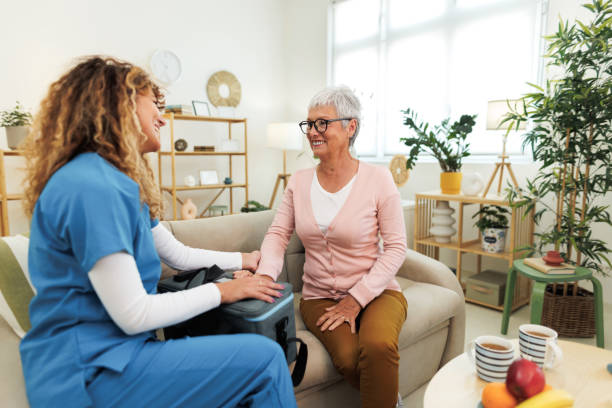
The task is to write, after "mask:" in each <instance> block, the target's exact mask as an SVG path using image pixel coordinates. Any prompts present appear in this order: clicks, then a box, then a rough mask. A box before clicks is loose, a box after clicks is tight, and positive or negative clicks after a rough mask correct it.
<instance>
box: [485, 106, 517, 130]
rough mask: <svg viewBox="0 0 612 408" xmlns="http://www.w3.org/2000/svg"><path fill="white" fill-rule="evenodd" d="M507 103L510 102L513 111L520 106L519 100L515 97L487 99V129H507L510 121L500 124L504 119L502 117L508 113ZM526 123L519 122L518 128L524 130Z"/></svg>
mask: <svg viewBox="0 0 612 408" xmlns="http://www.w3.org/2000/svg"><path fill="white" fill-rule="evenodd" d="M508 104H510V106H511V107H512V108H513V109H514V110H515V111H516V110H518V109H517V108H519V107H520V101H519V100H517V99H510V100H506V99H503V100H498V101H489V106H488V109H487V130H506V129H508V126H509V125H510V122H506V123H504V124H501V125H500V122H501V121H502V120H503V119H504V117H505V116H506V115H507V114H508V113H510V109H509V108H508ZM526 125H527V124H526V123H525V122H521V124H520V125H519V130H525V128H526Z"/></svg>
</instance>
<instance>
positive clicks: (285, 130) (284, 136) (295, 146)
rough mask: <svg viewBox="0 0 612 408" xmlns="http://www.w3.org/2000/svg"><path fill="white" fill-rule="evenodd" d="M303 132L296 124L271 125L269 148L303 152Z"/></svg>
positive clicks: (269, 126) (269, 128) (269, 129)
mask: <svg viewBox="0 0 612 408" xmlns="http://www.w3.org/2000/svg"><path fill="white" fill-rule="evenodd" d="M302 146H303V139H302V131H301V130H300V127H299V126H298V124H297V123H295V122H283V123H270V124H269V125H268V147H271V148H273V149H281V150H302Z"/></svg>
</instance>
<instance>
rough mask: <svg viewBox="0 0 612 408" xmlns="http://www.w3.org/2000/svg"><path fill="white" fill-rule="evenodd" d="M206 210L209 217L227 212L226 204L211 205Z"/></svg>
mask: <svg viewBox="0 0 612 408" xmlns="http://www.w3.org/2000/svg"><path fill="white" fill-rule="evenodd" d="M208 211H209V213H210V216H211V217H219V216H222V215H225V213H226V212H227V205H223V204H218V205H211V206H210V207H209V208H208Z"/></svg>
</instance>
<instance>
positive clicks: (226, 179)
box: [223, 177, 233, 184]
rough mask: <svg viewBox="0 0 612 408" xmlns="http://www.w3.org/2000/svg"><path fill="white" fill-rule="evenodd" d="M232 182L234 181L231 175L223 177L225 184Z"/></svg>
mask: <svg viewBox="0 0 612 408" xmlns="http://www.w3.org/2000/svg"><path fill="white" fill-rule="evenodd" d="M232 183H233V181H232V179H231V178H229V177H226V178H224V179H223V184H232Z"/></svg>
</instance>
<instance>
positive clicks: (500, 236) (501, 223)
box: [472, 205, 510, 253]
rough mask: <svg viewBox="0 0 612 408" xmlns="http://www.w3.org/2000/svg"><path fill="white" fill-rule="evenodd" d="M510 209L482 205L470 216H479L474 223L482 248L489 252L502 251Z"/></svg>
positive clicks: (504, 245)
mask: <svg viewBox="0 0 612 408" xmlns="http://www.w3.org/2000/svg"><path fill="white" fill-rule="evenodd" d="M507 214H510V211H509V210H508V209H507V208H504V207H501V206H499V205H483V206H482V207H481V208H480V210H478V211H477V212H476V214H474V215H473V216H472V218H476V217H479V219H478V221H476V222H475V223H474V226H476V227H477V228H478V229H479V230H480V234H481V238H482V241H481V242H482V249H483V251H486V252H489V253H499V252H504V249H505V247H506V235H507V232H508V217H507V216H506V215H507Z"/></svg>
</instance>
